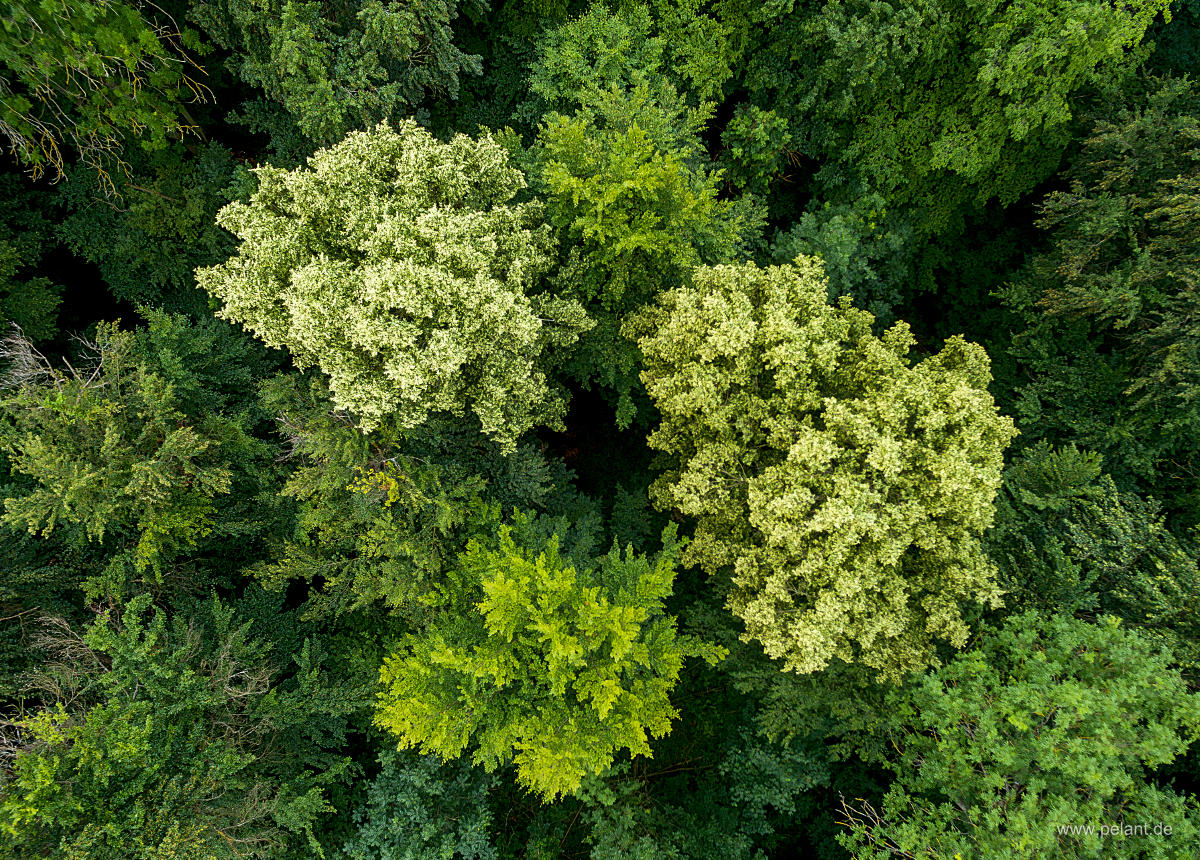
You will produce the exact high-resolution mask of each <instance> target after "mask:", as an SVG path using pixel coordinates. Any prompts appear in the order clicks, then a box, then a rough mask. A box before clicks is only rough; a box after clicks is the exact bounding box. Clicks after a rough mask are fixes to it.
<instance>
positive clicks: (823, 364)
mask: <svg viewBox="0 0 1200 860" xmlns="http://www.w3.org/2000/svg"><path fill="white" fill-rule="evenodd" d="M872 321H873V318H872V316H871V315H870V314H869V313H867V312H865V311H861V310H856V309H854V308H853V307H851V306H850V303H849V300H848V299H843V300H842V301H841V303H840V304H839V305H838V306H836V307H832V306H830V305H829V304H828V303H827V301H826V284H825V277H824V274H823V271H822V268H821V264H820V262H819V261H818V260H816V259H814V258H805V257H800V258H797V261H796V263H795V265H790V266H781V267H771V268H767V269H759V268H757V267H755V266H754V265H753V264H750V263H746V264H743V265H739V266H716V267H711V268H700V269H697V270H696V271H695V273H694V276H693V281H692V283H691V284H690V285H689V286H686V287H681V288H678V289H675V290H671V291H668V292H667V293H665V294H664V295H663V296H662V297H661V298H660V300H659V301H658V303H657V304H656V305H654V306H652V307H650V308H648V309H647V310H646V311H645V312H644V313H642V314H641V315H639V316H638V317H637V318H635V319H634V320H633V321H632V323H631V329H632V330H633V332H634V333H636V334H637V335H639V341H638V342H639V344H640V346H641V349H642V352H643V354H644V355H645V358H646V369H645V371H643V373H642V379H643V381H644V382H645V384H646V388H647V391H648V392H649V393H650V396H651V398H652V399H653V400H654V402H655V404H656V405H657V406H658V409H659V411H660V412H661V413H662V424H661V426H660V427H659V428H658V429H657V430H655V431H654V432H653V433H652V434H651V435H650V440H649V441H650V445H651V446H652V447H654V448H657V449H659V450H660V451H664V452H666V453H667V454H668V455H670V456H671V457H672V459H673V466H672V467H671V468H669V469H668V470H667V471H666V472H665V473H664V474H663V475H662V476H661V477H660V478H659V479H658V481H657V482H656V483H655V485H654V486H653V488H652V496H653V498H654V500H655V502H656V504H657V505H658V506H659V507H661V508H664V509H667V508H677V509H678V510H680V511H682V512H683V513H685V514H687V515H689V516H693V517H695V518H696V519H697V529H696V537H695V540H694V542H693V543H692V544H691V545H690V546H689V547H688V549H687V553H686V556H685V560H686V561H688V562H690V563H693V564H699V565H701V566H702V567H703V568H705V569H706V570H708V571H710V572H716V571H717V570H719V569H721V568H724V567H726V566H729V567H731V568H732V571H733V576H734V588H733V590H732V592H731V596H730V600H729V605H730V608H731V609H732V610H733V611H734V613H735V614H736V615H737V616H738V617H739V618H741V619H742V621H743V622H745V625H746V634H745V635H746V636H747V637H749V638H753V639H757V640H759V641H760V642H761V643H762V645H763V647H764V648H765V650H766V652H767V654H768V655H770V656H771V657H773V658H779V659H782V660H783V662H784V666H785V668H786V669H788V670H790V671H795V672H801V673H805V672H814V671H817V670H819V669H822V668H824V667H825V666H826V665H827V664H828V663H829V662H830V660H831V659H833V658H839V659H841V660H845V661H847V662H854V663H862V664H865V665H866V666H869V667H871V668H873V669H875V670H877V671H878V673H879V674H880V675H881V676H883V677H893V678H895V677H899V676H901V675H903V674H904V673H906V672H909V671H912V670H916V669H921V668H923V667H925V666H926V665H928V662H929V660H930V657H931V651H932V648H933V646H934V642H935V640H938V639H941V640H945V641H947V642H950V643H951V644H953V645H956V646H957V645H961V644H962V643H963V642H964V641H965V640H966V636H967V628H966V625H965V624H964V622H963V618H962V614H961V606H960V604H962V603H963V601H966V600H977V601H981V602H984V603H993V602H995V601H996V599H997V597H998V590H997V588H996V585H995V572H994V569H993V567H992V565H991V564H990V563H989V562H988V561H987V559H986V557H985V555H984V553H983V552H982V550H981V548H980V542H979V536H980V534H981V533H982V532H983V530H984V529H985V528H987V526H988V525H989V524H990V523H991V520H992V515H993V500H994V497H995V494H996V488H997V487H998V486H999V484H1000V474H1001V467H1002V464H1003V456H1002V455H1003V451H1004V448H1005V446H1006V445H1007V444H1008V442H1009V440H1010V439H1011V438H1012V436H1013V428H1012V422H1011V421H1010V420H1009V419H1008V418H1005V417H1002V416H1000V415H999V414H998V413H997V410H996V407H995V406H994V404H993V402H992V398H991V395H990V394H988V392H987V384H988V382H989V379H990V374H989V362H988V358H987V355H986V354H985V353H984V351H983V349H982V348H980V347H979V346H976V345H974V344H971V343H967V342H966V341H964V340H963V339H961V338H958V337H955V338H951V339H950V340H949V341H947V343H946V345H945V347H944V348H943V349H942V351H941V352H940V353H938V354H936V355H932V356H930V357H928V358H926V359H924V360H923V361H921V362H920V363H918V364H916V365H912V364H910V363H909V359H908V352H909V350H910V348H911V347H912V345H913V337H912V335H911V333H910V332H909V329H908V326H907V325H906V324H905V323H897V324H896V325H895V326H893V327H892V328H890V329H889V330H888V331H887V332H886V333H885V334H884V335H883V336H882V337H876V336H875V335H874V334H872V332H871V324H872Z"/></svg>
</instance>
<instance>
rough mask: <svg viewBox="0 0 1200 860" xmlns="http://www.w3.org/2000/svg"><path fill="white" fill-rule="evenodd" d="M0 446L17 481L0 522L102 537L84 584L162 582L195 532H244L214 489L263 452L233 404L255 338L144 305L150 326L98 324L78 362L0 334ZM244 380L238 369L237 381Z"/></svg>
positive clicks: (118, 587)
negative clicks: (99, 557)
mask: <svg viewBox="0 0 1200 860" xmlns="http://www.w3.org/2000/svg"><path fill="white" fill-rule="evenodd" d="M6 346H7V351H8V358H9V360H10V367H9V372H8V373H9V375H8V380H7V383H8V387H7V388H6V390H5V392H4V397H3V400H0V410H2V413H0V414H2V416H3V421H2V423H0V445H3V450H4V453H5V455H6V456H7V457H8V459H9V463H10V466H9V468H10V470H11V472H12V474H13V476H14V477H16V478H17V480H16V481H15V483H14V484H12V485H10V486H8V487H7V488H6V498H5V500H4V514H3V522H4V523H5V524H6V525H9V526H13V527H17V528H20V529H23V530H27V531H28V532H29V533H30V534H36V535H40V536H42V537H49V536H51V535H53V534H56V533H57V534H58V539H59V540H60V541H62V542H64V543H66V544H68V545H71V544H76V545H78V544H83V543H91V542H94V543H98V544H102V545H103V546H104V547H105V548H106V549H107V550H108V551H109V552H111V553H112V555H111V556H110V558H109V561H108V564H107V569H106V570H94V571H90V574H91V575H92V578H90V579H89V583H90V584H89V586H88V587H89V590H92V591H96V590H100V591H103V590H105V589H112V590H114V591H115V593H117V594H120V593H122V592H123V590H124V589H125V588H126V587H127V585H128V583H127V582H126V580H127V579H129V578H131V577H132V578H142V577H148V578H149V579H150V580H151V581H158V582H159V583H161V582H162V580H163V576H164V574H166V572H167V571H168V568H169V567H170V566H171V565H172V563H173V562H174V561H175V560H176V559H177V558H178V556H179V555H180V554H181V553H183V552H185V551H189V550H192V549H195V548H196V547H197V546H198V545H199V544H200V543H201V542H202V541H203V542H205V543H206V544H207V545H208V546H209V547H210V548H214V547H213V543H214V542H219V541H221V540H223V539H230V538H237V539H245V538H246V537H248V536H249V535H252V534H253V533H254V531H255V530H256V525H255V524H254V523H253V522H246V521H245V519H244V517H245V515H246V512H245V510H244V509H242V508H241V507H240V506H239V505H237V504H230V503H229V502H227V501H224V500H223V497H227V496H228V495H229V494H230V493H231V491H232V490H233V489H234V485H235V482H240V481H247V480H250V473H251V472H252V471H254V470H255V469H256V468H257V466H256V463H255V461H256V460H260V459H261V458H263V457H264V455H265V454H266V453H267V452H266V451H264V450H263V448H262V447H261V444H260V443H258V442H257V441H256V440H254V439H253V438H252V437H251V436H250V435H249V434H248V430H249V429H250V425H251V424H252V423H253V420H254V414H253V413H247V412H244V411H242V410H241V409H239V408H238V407H239V405H240V404H239V400H241V398H242V396H243V392H241V391H238V390H237V389H238V386H239V385H244V384H245V380H246V377H247V376H248V375H249V374H251V373H253V372H254V370H255V369H256V368H255V365H256V364H258V363H259V362H258V360H256V359H257V356H255V355H254V351H253V346H252V345H249V344H246V343H245V342H241V341H239V339H238V338H237V337H236V335H234V334H233V332H231V331H229V329H228V327H227V326H224V325H222V324H220V323H218V322H215V321H209V322H207V323H204V324H197V325H192V324H189V323H188V322H187V321H186V320H184V319H183V318H181V317H171V316H168V315H166V314H161V313H155V314H152V316H151V318H150V325H149V327H148V328H146V329H143V330H141V331H138V332H136V333H133V332H124V331H121V330H120V329H118V328H117V327H116V326H115V325H102V326H101V327H100V329H99V334H98V337H97V339H96V341H95V342H94V343H93V344H89V345H88V346H87V349H88V353H89V354H87V355H85V356H84V357H83V359H82V362H81V363H79V364H78V366H76V367H71V368H69V369H68V370H58V369H55V368H53V367H51V366H50V365H49V364H48V363H46V361H45V360H44V359H43V358H42V357H41V356H40V354H39V353H37V352H36V351H35V350H34V349H33V348H32V347H31V346H30V345H29V344H28V342H27V341H25V340H23V339H21V338H19V337H12V338H10V339H9V340H8V341H7V342H6ZM239 377H241V378H239Z"/></svg>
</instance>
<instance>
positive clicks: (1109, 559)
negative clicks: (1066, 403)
mask: <svg viewBox="0 0 1200 860" xmlns="http://www.w3.org/2000/svg"><path fill="white" fill-rule="evenodd" d="M988 552H989V554H990V555H991V557H992V558H993V559H995V561H996V563H997V566H998V567H999V569H1000V584H1001V587H1002V588H1003V589H1004V590H1005V592H1006V595H1007V596H1006V598H1005V599H1006V601H1007V602H1009V603H1010V604H1012V605H1016V606H1019V607H1025V608H1036V609H1039V610H1041V611H1042V612H1047V613H1049V612H1062V613H1073V612H1074V613H1083V614H1089V615H1090V614H1092V613H1095V612H1096V611H1097V610H1099V611H1103V612H1106V613H1109V614H1111V615H1115V616H1117V617H1120V618H1121V619H1122V620H1123V621H1124V622H1125V623H1127V624H1130V625H1136V626H1141V627H1146V628H1151V629H1154V630H1156V631H1161V632H1163V633H1165V634H1166V635H1167V636H1169V637H1171V639H1170V641H1171V643H1172V645H1173V650H1174V651H1175V653H1176V655H1177V656H1179V657H1180V658H1183V657H1194V656H1195V649H1196V643H1197V642H1198V641H1200V630H1197V628H1196V624H1197V621H1198V620H1200V606H1197V604H1196V601H1197V599H1200V568H1198V567H1197V564H1196V552H1195V549H1194V548H1193V547H1190V546H1188V545H1187V544H1184V543H1182V542H1181V541H1180V540H1178V539H1177V538H1176V537H1175V536H1174V535H1173V534H1171V532H1170V531H1168V530H1167V527H1166V525H1165V523H1164V522H1163V518H1162V515H1161V513H1160V512H1159V508H1158V506H1157V505H1156V504H1155V503H1154V502H1153V501H1152V500H1144V499H1141V498H1139V497H1138V496H1136V495H1134V494H1132V493H1122V492H1120V491H1119V490H1118V489H1117V487H1116V485H1115V484H1114V483H1113V480H1112V478H1111V477H1109V476H1108V475H1105V474H1103V473H1102V472H1101V465H1100V458H1099V457H1098V456H1096V455H1095V454H1091V453H1089V452H1083V451H1079V450H1078V449H1077V448H1075V447H1074V446H1068V447H1066V448H1064V449H1062V450H1059V451H1055V450H1052V449H1051V448H1050V446H1049V445H1047V444H1045V443H1042V444H1039V445H1036V446H1034V447H1032V448H1030V449H1029V450H1027V451H1026V452H1024V454H1023V456H1022V457H1021V458H1020V459H1019V460H1017V461H1016V462H1015V463H1013V464H1012V465H1011V466H1010V467H1009V468H1008V469H1007V471H1006V472H1005V475H1004V488H1003V490H1002V492H1001V494H1000V499H999V502H998V504H997V509H996V526H995V528H994V529H993V530H992V531H991V532H990V533H989V535H988Z"/></svg>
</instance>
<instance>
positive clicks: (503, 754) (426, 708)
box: [375, 515, 721, 800]
mask: <svg viewBox="0 0 1200 860" xmlns="http://www.w3.org/2000/svg"><path fill="white" fill-rule="evenodd" d="M563 531H564V524H563V523H555V522H554V521H550V520H545V519H540V518H530V517H528V516H525V515H517V516H516V517H515V519H514V522H513V525H511V526H509V525H500V524H497V527H496V531H495V533H494V534H493V535H487V534H485V535H483V536H482V537H479V538H476V539H474V540H472V541H471V542H470V543H469V544H468V546H467V549H466V552H464V553H463V554H462V556H461V557H460V558H459V562H458V565H457V566H456V569H455V571H454V572H453V573H452V575H451V576H450V577H449V583H448V585H447V586H446V588H445V589H444V596H443V598H442V601H441V604H442V607H443V609H442V612H441V613H440V615H439V617H437V618H435V619H434V620H433V621H431V623H430V624H429V625H428V626H427V627H426V629H425V630H424V631H422V632H421V633H420V634H417V635H413V636H410V637H408V638H407V639H406V640H405V642H404V646H403V647H402V648H401V650H400V651H399V652H398V653H397V654H395V655H394V656H392V657H389V658H388V660H387V661H385V663H384V666H383V669H382V673H381V676H382V682H383V685H384V690H383V692H382V693H381V694H380V701H379V709H378V712H377V714H376V718H375V721H376V723H377V724H378V725H379V726H380V727H382V728H385V729H387V730H388V731H390V732H392V733H394V734H396V735H398V736H399V738H400V745H401V747H402V748H405V747H414V748H418V749H420V750H421V751H422V752H426V753H437V754H438V755H440V756H442V757H444V758H454V757H457V756H460V755H462V754H463V753H464V752H465V751H466V750H467V748H468V746H471V747H473V749H472V760H473V761H475V762H476V763H478V764H482V765H484V766H485V767H486V768H487V769H488V770H494V769H495V768H496V767H497V766H499V765H501V764H504V763H507V762H509V761H513V762H515V764H516V768H517V778H518V780H519V781H520V783H521V784H522V785H524V786H526V787H528V788H529V789H530V790H532V791H534V792H536V793H537V794H539V795H541V796H542V797H543V798H545V799H547V800H551V799H554V798H555V797H557V796H558V795H560V794H571V793H573V792H574V791H576V790H577V789H578V788H579V786H580V782H581V780H582V779H583V778H584V776H586V775H588V774H595V773H599V772H601V771H602V770H603V769H604V768H606V767H608V766H609V765H610V764H612V762H613V758H614V756H615V755H617V753H618V752H621V751H623V750H628V751H629V752H630V753H631V754H633V755H650V754H651V749H650V745H649V741H650V739H651V738H660V737H662V736H663V735H665V734H666V733H667V732H668V731H670V728H671V721H672V720H673V719H674V718H675V717H677V716H678V713H677V711H676V710H675V709H674V708H673V707H672V706H671V703H670V699H669V698H668V696H669V693H670V691H671V688H672V687H673V686H674V685H675V682H676V680H677V679H678V677H679V673H680V671H681V669H682V668H683V661H684V659H685V658H686V657H689V656H702V657H704V658H705V659H706V660H708V661H710V662H715V661H716V660H717V659H719V658H720V656H721V651H720V649H717V648H714V647H712V646H707V645H704V644H703V643H702V642H700V641H699V640H696V639H693V638H692V637H689V636H679V635H677V633H676V631H675V619H674V618H673V617H671V616H669V615H667V614H665V609H664V600H665V599H666V598H667V597H668V596H669V595H670V593H671V586H672V582H673V580H674V574H675V564H676V559H677V556H678V553H677V549H676V545H675V542H674V537H673V530H669V531H667V532H666V533H664V536H663V538H664V542H665V546H664V548H663V551H662V552H661V553H659V554H658V555H657V556H656V557H654V558H647V557H644V556H640V555H637V554H635V553H634V552H633V551H632V550H627V551H626V552H624V553H623V552H622V551H621V549H620V548H619V547H617V546H615V545H614V546H613V548H612V550H611V551H610V552H609V553H608V554H607V555H603V556H599V557H595V556H594V555H593V554H592V552H591V551H590V550H589V549H588V548H587V545H586V542H585V543H583V544H581V545H578V546H577V547H575V548H574V549H572V548H571V547H570V546H569V545H568V546H565V547H563V549H564V550H566V551H567V552H569V553H570V554H569V555H566V554H564V553H563V552H562V551H560V543H561V542H560V538H559V535H558V533H561V532H563Z"/></svg>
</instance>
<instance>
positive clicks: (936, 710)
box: [839, 612, 1200, 860]
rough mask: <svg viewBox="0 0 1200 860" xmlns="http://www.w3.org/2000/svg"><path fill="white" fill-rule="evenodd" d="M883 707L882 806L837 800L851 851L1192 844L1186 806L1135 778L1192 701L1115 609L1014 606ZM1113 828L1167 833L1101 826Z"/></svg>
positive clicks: (1186, 851) (1170, 750) (985, 852)
mask: <svg viewBox="0 0 1200 860" xmlns="http://www.w3.org/2000/svg"><path fill="white" fill-rule="evenodd" d="M889 706H890V708H889V711H890V714H891V727H892V728H891V730H892V736H893V740H894V742H895V744H896V750H897V752H898V754H897V756H896V757H895V758H894V760H893V761H892V762H891V763H890V767H891V769H892V770H893V772H894V773H895V774H896V781H895V782H894V783H893V785H892V788H891V789H890V790H889V791H888V793H887V795H886V797H885V798H884V801H883V806H882V808H881V809H879V810H876V809H875V808H874V807H872V806H871V805H870V804H869V803H865V802H862V801H860V802H859V803H857V804H850V805H848V806H847V807H846V809H845V811H844V814H845V817H846V822H845V823H846V824H847V825H848V827H849V828H850V830H849V833H848V834H845V835H843V836H841V837H839V841H842V844H843V845H845V846H846V847H847V848H849V849H850V850H851V852H852V853H853V855H854V856H855V857H856V858H868V857H869V858H881V857H891V856H896V854H900V855H901V856H904V855H905V854H907V855H908V856H922V857H931V858H946V860H951V858H956V857H996V858H1009V857H1011V858H1016V857H1171V858H1183V857H1187V856H1190V855H1191V854H1192V853H1194V850H1195V844H1196V839H1197V838H1200V819H1198V818H1197V813H1198V812H1200V810H1198V809H1197V808H1196V803H1195V800H1194V799H1191V798H1187V797H1184V796H1182V795H1178V794H1175V793H1174V792H1172V791H1171V790H1169V789H1163V788H1158V787H1155V786H1153V785H1148V784H1147V783H1146V782H1145V781H1144V777H1145V775H1146V774H1147V773H1149V772H1151V771H1152V770H1153V769H1154V768H1156V767H1158V766H1160V765H1163V764H1166V763H1168V762H1170V761H1172V760H1173V759H1174V758H1175V757H1176V756H1178V755H1180V754H1181V753H1182V752H1183V751H1184V750H1186V749H1187V746H1188V744H1189V743H1190V742H1191V741H1192V740H1194V739H1195V738H1196V737H1197V735H1198V733H1200V699H1198V697H1197V696H1196V694H1194V693H1191V692H1189V691H1188V689H1187V686H1186V685H1185V684H1184V682H1183V679H1182V678H1181V677H1180V675H1179V672H1178V671H1177V670H1175V669H1173V668H1171V655H1170V654H1169V653H1168V652H1165V651H1162V650H1159V649H1158V648H1156V647H1155V646H1154V645H1153V644H1152V643H1151V642H1150V641H1149V640H1147V639H1145V638H1143V637H1141V636H1139V635H1137V634H1136V633H1134V632H1132V631H1128V630H1124V629H1122V628H1121V627H1120V625H1119V623H1118V622H1117V621H1116V619H1113V618H1111V617H1105V618H1101V619H1100V620H1099V622H1098V623H1097V624H1089V623H1086V622H1083V621H1077V620H1073V619H1069V618H1065V617H1061V616H1060V617H1050V618H1046V617H1043V616H1039V615H1037V614H1036V613H1032V612H1029V613H1024V614H1021V615H1017V616H1014V617H1013V618H1011V619H1009V620H1008V622H1006V623H1005V625H1004V627H1003V629H1000V630H988V631H986V632H985V635H984V638H983V639H982V641H981V642H980V644H979V646H978V647H976V648H973V649H972V650H970V651H968V652H964V653H962V654H960V655H958V656H957V657H956V658H955V659H954V660H953V661H952V662H950V663H949V664H948V665H946V666H944V667H942V668H941V669H938V670H937V671H935V672H932V673H930V674H929V675H927V676H925V677H923V678H921V679H919V680H917V681H915V682H914V683H913V684H912V685H911V686H910V687H909V688H907V689H905V690H903V691H896V692H894V693H893V694H891V695H890V696H889ZM1114 822H1116V823H1128V824H1138V823H1143V824H1144V823H1149V824H1150V825H1151V826H1153V825H1154V824H1155V823H1161V824H1166V825H1169V826H1171V827H1172V831H1173V832H1172V833H1171V835H1170V836H1168V837H1164V836H1161V835H1160V836H1155V835H1153V834H1152V833H1151V834H1150V835H1142V836H1126V837H1122V836H1119V835H1118V836H1112V835H1110V836H1108V837H1107V838H1106V837H1104V836H1102V835H1101V834H1100V833H1099V827H1100V826H1101V825H1112V824H1113V823H1114ZM1071 825H1075V826H1079V825H1085V826H1086V825H1091V826H1092V827H1093V828H1094V831H1093V832H1091V833H1087V832H1083V833H1079V832H1074V833H1072V832H1070V831H1063V830H1060V828H1062V827H1069V826H1071Z"/></svg>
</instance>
